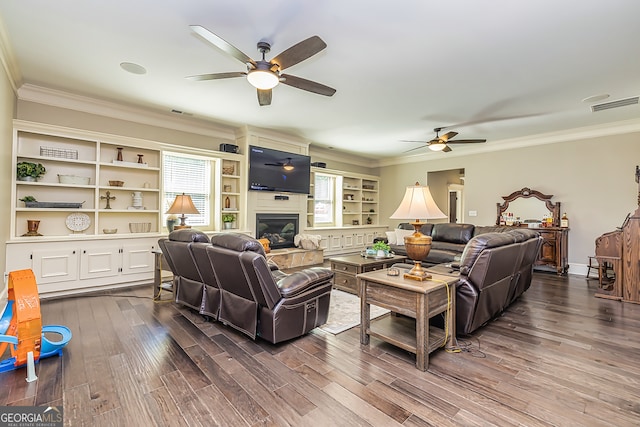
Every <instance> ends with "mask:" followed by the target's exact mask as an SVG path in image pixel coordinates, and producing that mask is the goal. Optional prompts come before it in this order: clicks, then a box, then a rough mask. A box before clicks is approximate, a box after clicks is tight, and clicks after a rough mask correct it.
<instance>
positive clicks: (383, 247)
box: [372, 240, 391, 257]
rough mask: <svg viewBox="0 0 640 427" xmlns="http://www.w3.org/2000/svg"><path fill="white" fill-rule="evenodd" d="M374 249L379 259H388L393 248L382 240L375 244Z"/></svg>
mask: <svg viewBox="0 0 640 427" xmlns="http://www.w3.org/2000/svg"><path fill="white" fill-rule="evenodd" d="M372 248H373V249H374V250H375V251H376V256H377V257H387V256H388V255H389V250H391V246H389V245H388V244H387V243H385V242H383V241H381V240H379V241H377V242H375V243H374V244H373V246H372Z"/></svg>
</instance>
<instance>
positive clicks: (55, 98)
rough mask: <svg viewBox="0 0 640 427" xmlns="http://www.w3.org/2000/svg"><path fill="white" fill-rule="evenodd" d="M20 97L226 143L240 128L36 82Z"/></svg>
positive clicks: (20, 90)
mask: <svg viewBox="0 0 640 427" xmlns="http://www.w3.org/2000/svg"><path fill="white" fill-rule="evenodd" d="M18 99H19V100H21V101H29V102H35V103H39V104H45V105H50V106H53V107H59V108H65V109H69V110H75V111H81V112H84V113H90V114H96V115H99V116H105V117H111V118H113V119H119V120H126V121H130V122H136V123H140V124H145V125H150V126H157V127H161V128H168V129H173V130H177V131H182V132H189V133H196V134H199V135H205V136H210V137H213V138H219V139H221V140H224V141H226V142H233V141H234V140H235V131H236V129H235V128H234V127H231V126H224V125H219V124H216V123H212V122H205V121H198V120H195V119H186V118H184V117H176V116H173V115H170V114H169V113H159V112H154V111H149V110H146V109H143V108H138V107H133V106H129V105H123V104H118V103H115V102H111V101H106V100H101V99H96V98H90V97H87V96H83V95H77V94H73V93H69V92H65V91H61V90H56V89H50V88H46V87H42V86H36V85H32V84H25V85H22V86H21V87H20V88H19V89H18Z"/></svg>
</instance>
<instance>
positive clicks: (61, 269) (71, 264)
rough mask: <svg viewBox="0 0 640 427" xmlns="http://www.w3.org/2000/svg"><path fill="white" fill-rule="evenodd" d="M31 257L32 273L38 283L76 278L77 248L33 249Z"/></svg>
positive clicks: (73, 279)
mask: <svg viewBox="0 0 640 427" xmlns="http://www.w3.org/2000/svg"><path fill="white" fill-rule="evenodd" d="M32 258H33V263H32V269H33V274H34V275H35V276H36V282H37V283H38V284H39V285H41V284H46V283H56V282H67V281H75V280H77V279H78V250H77V249H76V248H71V249H43V250H35V251H33V254H32Z"/></svg>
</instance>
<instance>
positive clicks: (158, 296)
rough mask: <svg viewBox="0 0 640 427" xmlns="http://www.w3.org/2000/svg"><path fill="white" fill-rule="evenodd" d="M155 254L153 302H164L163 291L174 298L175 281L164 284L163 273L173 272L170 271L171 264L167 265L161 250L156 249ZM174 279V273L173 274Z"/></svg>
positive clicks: (153, 251)
mask: <svg viewBox="0 0 640 427" xmlns="http://www.w3.org/2000/svg"><path fill="white" fill-rule="evenodd" d="M151 252H152V253H153V254H154V257H155V259H154V261H155V263H154V267H153V300H154V301H163V299H162V291H163V290H165V291H168V292H170V293H171V295H172V296H173V280H172V281H171V283H170V284H168V283H164V282H163V281H162V272H163V271H171V270H170V269H169V264H168V263H167V260H166V258H165V257H164V254H163V253H162V251H161V250H160V249H154V250H152V251H151ZM171 274H172V276H171V277H173V272H171Z"/></svg>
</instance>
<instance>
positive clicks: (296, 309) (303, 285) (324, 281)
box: [206, 233, 333, 344]
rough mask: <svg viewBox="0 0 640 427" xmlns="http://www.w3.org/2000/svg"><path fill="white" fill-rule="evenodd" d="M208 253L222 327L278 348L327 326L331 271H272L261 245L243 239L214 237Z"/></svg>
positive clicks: (231, 235)
mask: <svg viewBox="0 0 640 427" xmlns="http://www.w3.org/2000/svg"><path fill="white" fill-rule="evenodd" d="M206 252H207V255H208V257H209V260H210V262H211V265H212V266H213V272H214V274H215V276H216V279H217V283H218V285H219V287H220V311H219V313H218V320H219V321H221V322H223V323H225V324H227V325H229V326H232V327H234V328H236V329H237V330H239V331H241V332H243V333H245V334H247V335H248V336H250V337H251V338H253V339H255V338H256V336H260V337H261V338H263V339H265V340H267V341H270V342H271V343H274V344H275V343H278V342H281V341H285V340H289V339H292V338H296V337H299V336H302V335H304V334H306V333H307V332H309V331H311V330H312V329H313V328H316V327H318V326H320V325H323V324H324V323H326V321H327V317H328V314H329V301H330V297H331V287H332V284H331V279H332V278H333V272H332V271H331V270H330V269H328V268H323V267H310V268H306V269H303V270H301V271H297V272H294V273H291V274H286V273H284V272H282V271H280V270H275V271H272V270H271V269H270V268H269V265H268V263H267V259H266V257H265V253H264V248H263V247H262V245H261V244H260V242H258V241H257V240H256V239H254V238H252V237H249V236H247V235H245V234H240V233H223V234H218V235H214V236H213V237H212V238H211V245H209V246H207V248H206Z"/></svg>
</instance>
